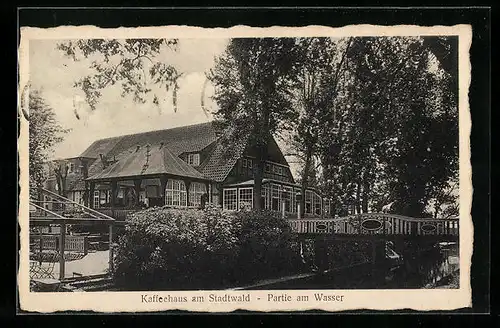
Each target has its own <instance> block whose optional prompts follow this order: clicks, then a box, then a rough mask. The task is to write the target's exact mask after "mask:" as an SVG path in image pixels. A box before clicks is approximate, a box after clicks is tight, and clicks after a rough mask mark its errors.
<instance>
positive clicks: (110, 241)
mask: <svg viewBox="0 0 500 328" xmlns="http://www.w3.org/2000/svg"><path fill="white" fill-rule="evenodd" d="M113 264H114V263H113V224H111V223H110V224H109V272H110V273H112V272H113V269H114V266H113Z"/></svg>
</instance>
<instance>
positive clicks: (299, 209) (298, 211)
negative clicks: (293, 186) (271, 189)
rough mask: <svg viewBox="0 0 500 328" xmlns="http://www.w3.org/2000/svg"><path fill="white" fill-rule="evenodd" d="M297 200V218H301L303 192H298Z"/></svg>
mask: <svg viewBox="0 0 500 328" xmlns="http://www.w3.org/2000/svg"><path fill="white" fill-rule="evenodd" d="M295 197H296V198H295V200H296V202H297V220H300V215H301V214H302V211H301V208H300V207H301V206H300V205H301V204H302V194H300V193H299V194H297V195H295Z"/></svg>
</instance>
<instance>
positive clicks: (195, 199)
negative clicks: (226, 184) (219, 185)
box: [189, 182, 207, 207]
mask: <svg viewBox="0 0 500 328" xmlns="http://www.w3.org/2000/svg"><path fill="white" fill-rule="evenodd" d="M206 193H207V188H206V186H205V184H204V183H201V182H191V184H190V185H189V206H194V207H198V206H200V205H201V198H202V196H203V195H204V194H206Z"/></svg>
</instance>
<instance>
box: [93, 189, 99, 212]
mask: <svg viewBox="0 0 500 328" xmlns="http://www.w3.org/2000/svg"><path fill="white" fill-rule="evenodd" d="M93 205H94V208H99V190H95V191H94V203H93Z"/></svg>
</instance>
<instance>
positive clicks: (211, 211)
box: [113, 206, 292, 290]
mask: <svg viewBox="0 0 500 328" xmlns="http://www.w3.org/2000/svg"><path fill="white" fill-rule="evenodd" d="M274 215H275V214H274ZM290 245H291V234H290V233H289V227H288V225H287V223H286V222H285V221H284V220H282V219H280V218H279V217H275V216H273V214H272V213H260V212H242V213H238V214H235V213H229V212H226V211H222V210H221V209H220V208H219V207H215V206H208V207H207V208H205V209H204V210H203V211H200V210H175V209H167V208H150V209H147V210H144V211H141V212H137V213H134V214H133V215H132V216H131V217H130V219H129V221H128V225H127V227H126V229H125V232H124V233H123V235H122V236H121V237H120V239H119V242H118V247H117V249H116V253H115V254H116V256H115V266H114V268H115V271H114V272H113V274H114V278H115V281H116V283H117V285H119V286H122V287H123V288H126V289H142V290H144V289H147V290H151V289H160V290H161V289H169V288H175V289H185V288H188V289H191V288H204V289H209V288H222V287H228V286H231V285H235V284H240V283H245V282H249V281H252V280H254V279H256V278H259V277H261V276H266V275H269V274H273V273H278V272H283V271H284V270H291V268H292V266H291V263H292V262H291V256H292V255H291V251H290V247H291V246H290ZM250 268H251V269H250Z"/></svg>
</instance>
